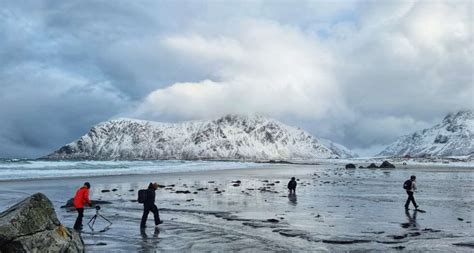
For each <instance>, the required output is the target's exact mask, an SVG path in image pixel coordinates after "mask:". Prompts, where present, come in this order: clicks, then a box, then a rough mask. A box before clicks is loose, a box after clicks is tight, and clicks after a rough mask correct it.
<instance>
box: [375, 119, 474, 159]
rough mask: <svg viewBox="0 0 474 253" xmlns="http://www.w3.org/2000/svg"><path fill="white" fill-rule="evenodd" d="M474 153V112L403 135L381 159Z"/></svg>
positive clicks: (381, 154) (390, 146) (383, 153)
mask: <svg viewBox="0 0 474 253" xmlns="http://www.w3.org/2000/svg"><path fill="white" fill-rule="evenodd" d="M472 154H474V113H473V111H472V110H464V111H459V112H457V113H450V114H448V115H447V116H446V117H445V118H444V119H443V121H442V122H441V123H439V124H437V125H435V126H433V127H432V128H428V129H423V130H421V131H417V132H415V133H412V134H409V135H406V136H402V137H400V138H399V139H398V140H396V141H395V142H394V143H392V144H390V145H389V146H388V147H387V148H385V149H384V150H383V151H382V152H381V153H380V154H378V155H379V156H412V157H432V156H435V157H436V156H440V157H442V156H465V155H472Z"/></svg>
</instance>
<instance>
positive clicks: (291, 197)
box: [288, 193, 298, 206]
mask: <svg viewBox="0 0 474 253" xmlns="http://www.w3.org/2000/svg"><path fill="white" fill-rule="evenodd" d="M288 200H289V201H290V204H292V205H294V206H296V204H297V200H298V199H297V198H296V193H290V194H288Z"/></svg>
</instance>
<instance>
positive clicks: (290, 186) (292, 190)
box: [288, 177, 296, 194]
mask: <svg viewBox="0 0 474 253" xmlns="http://www.w3.org/2000/svg"><path fill="white" fill-rule="evenodd" d="M288 191H290V194H296V180H295V177H292V178H291V180H290V182H288Z"/></svg>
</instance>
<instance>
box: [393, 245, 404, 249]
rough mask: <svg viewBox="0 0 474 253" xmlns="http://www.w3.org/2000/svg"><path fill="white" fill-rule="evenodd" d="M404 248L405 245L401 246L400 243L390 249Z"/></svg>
mask: <svg viewBox="0 0 474 253" xmlns="http://www.w3.org/2000/svg"><path fill="white" fill-rule="evenodd" d="M404 248H405V246H401V245H400V246H395V247H392V249H398V250H402V249H404Z"/></svg>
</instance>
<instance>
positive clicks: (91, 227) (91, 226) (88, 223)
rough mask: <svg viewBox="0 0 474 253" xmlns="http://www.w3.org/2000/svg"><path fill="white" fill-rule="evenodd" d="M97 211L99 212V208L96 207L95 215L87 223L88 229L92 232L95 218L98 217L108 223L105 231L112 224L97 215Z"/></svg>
mask: <svg viewBox="0 0 474 253" xmlns="http://www.w3.org/2000/svg"><path fill="white" fill-rule="evenodd" d="M99 210H100V206H96V207H95V214H94V216H92V218H91V219H90V220H89V222H87V225H88V226H89V227H90V229H91V230H92V231H94V223H95V221H96V220H97V217H100V218H102V219H104V220H106V221H107V222H108V223H109V225H107V227H106V229H107V228H108V227H109V226H110V225H112V222H111V221H109V220H108V219H107V218H105V217H104V216H102V215H101V214H100V213H99ZM91 222H92V225H91V224H90V223H91Z"/></svg>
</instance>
